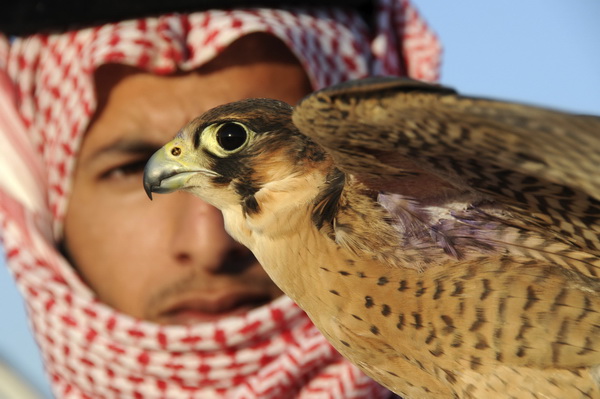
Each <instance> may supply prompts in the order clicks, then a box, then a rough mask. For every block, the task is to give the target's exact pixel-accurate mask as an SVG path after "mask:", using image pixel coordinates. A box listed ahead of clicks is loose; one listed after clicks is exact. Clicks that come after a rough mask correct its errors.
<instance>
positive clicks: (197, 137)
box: [194, 126, 205, 150]
mask: <svg viewBox="0 0 600 399" xmlns="http://www.w3.org/2000/svg"><path fill="white" fill-rule="evenodd" d="M204 128H205V126H200V127H198V129H196V131H195V132H194V149H195V150H197V149H198V147H200V135H201V134H202V131H204Z"/></svg>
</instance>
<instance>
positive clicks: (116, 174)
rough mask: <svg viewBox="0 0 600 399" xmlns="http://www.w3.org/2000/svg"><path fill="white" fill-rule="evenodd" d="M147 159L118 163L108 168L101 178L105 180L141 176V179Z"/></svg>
mask: <svg viewBox="0 0 600 399" xmlns="http://www.w3.org/2000/svg"><path fill="white" fill-rule="evenodd" d="M147 161H148V160H147V159H143V160H138V161H134V162H127V163H124V164H121V165H117V166H115V167H112V168H110V169H108V170H107V171H106V172H104V173H103V174H102V175H101V176H100V178H101V179H103V180H109V179H125V178H130V177H132V178H137V177H139V178H140V180H141V175H142V173H143V172H144V167H145V166H146V162H147Z"/></svg>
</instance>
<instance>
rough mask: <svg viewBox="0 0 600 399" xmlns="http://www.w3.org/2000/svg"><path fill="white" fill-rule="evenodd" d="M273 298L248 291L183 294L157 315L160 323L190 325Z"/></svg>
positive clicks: (241, 310) (254, 306)
mask: <svg viewBox="0 0 600 399" xmlns="http://www.w3.org/2000/svg"><path fill="white" fill-rule="evenodd" d="M272 299H273V298H271V296H269V295H265V294H255V293H250V292H240V293H228V294H216V293H213V294H207V293H206V292H203V293H202V295H198V294H195V295H185V296H183V297H181V299H178V300H176V301H174V303H173V304H172V305H169V306H168V307H167V308H166V310H165V311H163V312H161V313H160V314H159V316H158V320H157V321H158V322H159V323H160V324H178V325H191V324H196V323H205V322H211V321H216V320H219V319H221V318H224V317H228V316H241V315H243V314H244V313H246V312H248V311H250V310H252V309H254V308H257V307H259V306H262V305H265V304H267V303H269V302H270V301H271V300H272Z"/></svg>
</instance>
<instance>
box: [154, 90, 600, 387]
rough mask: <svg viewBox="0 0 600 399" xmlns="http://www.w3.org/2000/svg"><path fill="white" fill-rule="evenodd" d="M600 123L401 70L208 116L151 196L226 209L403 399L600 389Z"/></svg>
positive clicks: (284, 282) (277, 276)
mask: <svg viewBox="0 0 600 399" xmlns="http://www.w3.org/2000/svg"><path fill="white" fill-rule="evenodd" d="M599 134H600V117H596V116H583V115H573V114H568V113H563V112H559V111H554V110H548V109H543V108H538V107H533V106H527V105H522V104H514V103H510V102H501V101H493V100H488V99H481V98H471V97H466V96H461V95H458V94H457V93H456V92H455V91H454V90H452V89H449V88H446V87H442V86H437V85H430V84H426V83H422V82H419V81H413V80H407V79H399V78H369V79H364V80H358V81H352V82H347V83H343V84H341V85H338V86H333V87H331V88H327V89H324V90H321V91H317V92H315V93H313V94H311V95H309V96H308V97H306V98H305V99H304V100H302V101H301V103H300V104H299V105H298V106H297V107H295V108H292V107H290V106H289V105H287V104H285V103H282V102H279V101H275V100H270V99H248V100H243V101H240V102H235V103H231V104H226V105H223V106H220V107H217V108H215V109H212V110H210V111H208V112H206V113H205V114H204V115H202V116H200V117H198V118H197V119H195V120H193V121H192V122H190V123H189V124H188V125H187V126H185V127H184V128H183V129H181V131H179V133H178V134H177V136H176V137H175V138H174V139H173V141H171V142H169V143H168V144H166V145H165V146H164V147H162V148H161V149H160V150H159V151H158V152H156V153H155V154H154V155H153V156H152V158H151V159H150V160H149V162H148V164H147V166H146V168H145V171H144V187H145V190H146V192H147V193H148V195H149V196H150V198H152V196H151V194H152V193H153V192H154V193H167V192H172V191H175V190H185V191H189V192H191V193H193V194H195V195H197V196H198V197H200V198H202V199H203V200H205V201H207V202H208V203H210V204H212V205H214V206H215V207H217V208H218V209H220V210H221V211H222V213H223V216H224V221H225V227H226V229H227V231H228V232H229V233H230V234H231V236H232V237H234V238H235V239H236V240H238V241H239V242H241V243H242V244H244V245H246V246H247V247H248V248H250V249H251V250H252V251H253V252H254V254H255V256H256V257H257V259H258V260H259V261H260V263H261V264H262V265H263V267H264V268H265V270H266V271H267V272H268V274H269V275H270V276H271V278H272V279H273V280H274V281H275V283H276V284H277V285H279V287H280V288H281V289H282V290H283V291H284V292H285V293H286V294H287V295H288V296H289V297H291V298H292V299H293V300H294V301H295V302H296V303H297V304H298V305H299V306H300V307H302V308H303V309H304V310H305V311H306V313H307V314H308V315H309V316H310V318H311V319H312V320H313V322H314V323H315V325H316V326H317V327H318V328H319V329H320V331H321V332H322V333H323V334H324V336H325V337H326V338H327V339H328V340H329V341H330V342H331V344H332V345H333V346H334V347H335V348H336V349H337V350H338V351H339V352H341V353H342V354H343V355H344V356H345V357H346V358H348V359H349V360H350V361H351V362H353V363H354V364H356V365H357V366H358V367H360V368H361V369H362V370H363V371H364V372H365V373H366V374H368V375H369V376H371V377H372V378H373V379H375V380H377V381H378V382H380V383H381V384H383V385H384V386H386V387H387V388H389V389H390V390H392V391H393V392H395V393H397V394H399V395H402V396H403V397H405V398H486V397H493V398H497V397H506V398H518V399H521V398H571V399H572V398H600V387H599V384H600V369H599V367H598V366H599V365H600V313H599V312H600V278H599V274H600V234H599V233H600V201H599V200H600V173H598V170H599V165H600V137H599Z"/></svg>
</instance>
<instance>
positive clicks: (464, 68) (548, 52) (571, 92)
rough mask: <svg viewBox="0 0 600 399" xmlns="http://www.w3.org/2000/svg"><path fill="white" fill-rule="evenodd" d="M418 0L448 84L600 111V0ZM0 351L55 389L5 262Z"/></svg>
mask: <svg viewBox="0 0 600 399" xmlns="http://www.w3.org/2000/svg"><path fill="white" fill-rule="evenodd" d="M413 3H414V4H415V5H416V6H417V7H418V8H419V9H420V11H421V12H422V14H423V15H424V16H425V17H426V18H427V20H428V21H429V23H430V25H431V26H432V27H433V28H434V29H435V30H436V31H437V32H438V34H439V36H440V38H441V39H442V43H443V44H444V62H443V69H442V79H441V82H442V83H443V84H445V85H448V86H452V87H454V88H455V89H457V90H458V91H459V92H461V93H463V94H468V95H480V96H485V97H492V98H499V99H507V100H514V101H520V102H526V103H530V104H537V105H544V106H548V107H553V108H558V109H562V110H569V111H572V112H577V113H590V114H596V115H600V24H599V23H598V20H600V1H598V0H574V1H564V0H525V1H523V0H503V1H481V0H455V1H448V0H413ZM0 359H6V360H7V361H8V362H10V363H11V364H13V365H14V367H15V368H16V369H17V370H18V371H19V372H20V373H21V374H23V375H25V376H26V377H27V378H28V379H29V380H30V381H32V382H33V384H34V385H35V386H36V387H38V388H39V390H41V391H42V392H43V393H44V394H45V395H48V396H49V389H48V388H47V385H46V383H45V377H44V376H43V374H42V371H41V370H42V368H41V366H40V364H39V357H38V355H37V349H36V347H35V344H33V341H32V340H31V337H30V334H29V333H28V330H27V322H26V318H25V316H24V314H23V303H22V301H21V299H20V297H19V296H18V294H17V291H16V289H15V288H14V286H13V285H12V283H11V280H10V277H9V274H8V272H7V270H6V269H5V268H2V270H0Z"/></svg>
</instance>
